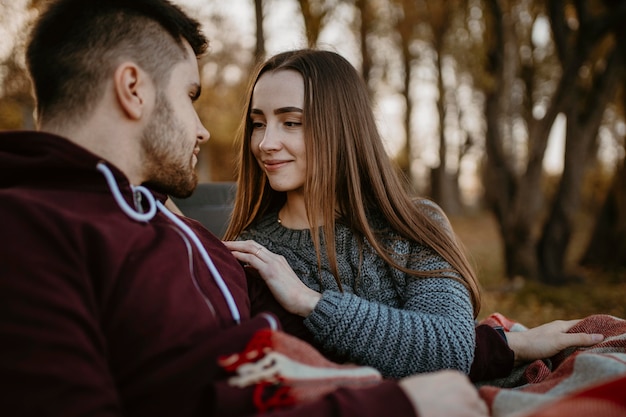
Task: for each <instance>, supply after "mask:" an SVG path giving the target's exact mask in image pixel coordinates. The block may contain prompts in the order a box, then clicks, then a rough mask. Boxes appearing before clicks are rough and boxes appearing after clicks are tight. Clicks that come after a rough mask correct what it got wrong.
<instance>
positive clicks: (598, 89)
mask: <svg viewBox="0 0 626 417" xmlns="http://www.w3.org/2000/svg"><path fill="white" fill-rule="evenodd" d="M621 74H623V71H622V62H621V60H620V59H619V54H618V53H617V52H616V51H615V50H614V51H613V52H612V53H611V56H610V58H609V59H608V60H607V66H606V69H605V71H604V73H603V74H601V75H599V76H598V79H599V81H598V82H597V83H596V85H593V86H592V87H591V88H590V89H589V91H588V94H587V96H591V97H584V101H583V100H582V99H581V98H578V99H576V100H574V101H573V103H572V106H571V107H569V108H568V111H567V132H566V144H565V163H564V166H563V174H562V176H561V181H560V182H559V188H558V191H557V193H556V196H555V199H554V202H553V204H552V208H551V211H550V215H549V216H548V220H547V222H546V223H545V225H544V228H543V233H542V236H541V239H540V241H539V245H538V257H539V265H540V275H539V279H540V280H541V281H542V282H544V283H546V284H554V285H559V284H564V283H567V282H570V281H579V280H580V279H579V277H576V276H573V275H568V274H567V272H566V255H567V249H568V248H569V245H570V241H571V236H572V231H573V229H574V225H575V223H576V222H575V216H576V213H577V212H578V210H579V208H580V190H581V187H582V182H583V178H584V172H585V169H586V167H587V166H588V165H589V161H590V160H591V158H590V151H591V150H592V148H593V144H594V142H595V138H596V137H597V134H598V129H599V127H600V124H601V122H602V115H603V113H604V109H605V108H606V106H607V103H608V102H609V101H610V100H611V99H612V97H613V95H614V92H615V90H616V89H617V87H618V85H619V82H620V80H621ZM573 88H574V87H573ZM584 103H587V108H585V109H580V108H579V107H580V106H582V105H583V104H584Z"/></svg>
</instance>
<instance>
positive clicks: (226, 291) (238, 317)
mask: <svg viewBox="0 0 626 417" xmlns="http://www.w3.org/2000/svg"><path fill="white" fill-rule="evenodd" d="M156 204H157V206H158V207H159V210H160V211H161V212H162V213H163V214H165V215H166V216H167V217H168V218H169V219H170V220H171V221H173V222H174V223H175V224H176V226H178V227H179V228H180V229H181V230H182V231H183V232H185V234H186V235H187V236H188V237H189V238H190V239H191V241H192V242H193V243H194V244H195V245H196V248H198V251H199V252H200V256H202V259H203V260H204V263H206V265H207V267H208V268H209V271H211V274H213V279H215V282H216V283H217V286H218V287H219V288H220V291H221V292H222V295H223V296H224V298H225V299H226V304H228V308H229V309H230V314H231V315H232V316H233V319H234V320H235V322H236V323H237V324H239V322H240V321H241V315H240V314H239V309H238V308H237V304H235V300H234V299H233V295H232V294H231V293H230V290H229V289H228V286H227V285H226V283H225V282H224V279H223V278H222V275H221V274H220V272H219V271H218V270H217V268H216V267H215V264H214V263H213V260H212V259H211V257H210V256H209V253H208V252H207V251H206V249H205V248H204V246H203V245H202V243H201V242H200V239H198V236H197V235H196V234H195V233H194V231H193V230H191V228H190V227H189V226H187V225H186V224H185V223H183V221H182V220H181V219H179V218H178V217H176V215H174V214H173V213H172V212H171V211H169V210H168V209H167V208H166V207H165V206H164V205H163V203H161V202H160V201H157V203H156Z"/></svg>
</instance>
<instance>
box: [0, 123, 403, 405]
mask: <svg viewBox="0 0 626 417" xmlns="http://www.w3.org/2000/svg"><path fill="white" fill-rule="evenodd" d="M97 166H99V168H97ZM107 172H108V173H110V174H111V175H112V177H111V180H112V184H108V183H107V181H106V179H105V174H106V173H107ZM116 190H119V192H120V194H119V196H118V197H117V198H116V197H115V196H114V193H115V192H116ZM144 192H147V190H145V191H144ZM138 193H139V191H137V190H135V191H134V192H133V189H132V188H131V186H130V184H129V183H128V180H127V179H126V178H125V176H124V175H123V174H122V173H121V172H120V171H119V170H118V169H116V168H115V167H114V166H113V165H111V164H109V163H107V162H104V161H102V160H101V159H100V158H98V157H97V156H95V155H93V154H91V153H89V152H87V151H86V150H84V149H82V148H80V147H78V146H76V145H74V144H72V143H71V142H69V141H67V140H66V139H63V138H60V137H58V136H54V135H50V134H45V133H38V132H5V133H0V219H2V220H1V221H2V227H0V242H1V243H0V415H3V416H11V417H13V416H37V417H45V416H59V417H73V416H94V417H95V416H133V417H134V416H137V417H140V416H146V417H148V416H150V417H158V416H168V417H173V416H176V417H185V416H203V417H209V416H214V415H215V416H218V415H219V416H222V415H224V416H225V415H246V414H253V410H252V406H251V397H250V391H249V390H247V389H235V388H231V387H229V386H228V385H227V384H226V382H225V377H226V376H225V375H224V374H223V373H222V372H221V371H220V370H219V368H218V366H217V364H216V358H217V357H218V356H219V355H222V354H226V353H232V352H236V351H239V350H241V349H243V348H244V346H245V344H246V342H247V341H248V339H249V337H250V336H251V334H252V333H253V332H254V331H256V330H257V329H260V328H263V327H269V326H271V322H272V321H273V320H270V319H268V316H267V315H265V316H257V317H255V318H253V319H251V318H250V303H249V299H248V294H247V286H246V279H245V273H244V271H243V268H242V267H241V266H240V265H239V263H238V262H237V261H236V260H235V259H234V258H233V257H232V255H231V254H230V252H229V251H228V250H227V249H226V248H225V247H224V246H223V245H222V244H221V242H220V240H219V239H218V238H216V237H215V236H213V235H212V234H211V233H209V232H208V231H206V230H205V229H204V228H202V227H201V226H200V225H199V223H196V222H195V221H193V220H189V219H180V218H177V219H178V221H179V222H180V221H182V222H183V226H181V225H180V224H178V225H177V224H175V221H174V220H172V219H171V218H170V217H168V215H167V213H165V212H164V211H162V210H160V209H158V208H156V206H157V205H158V203H157V202H158V200H159V199H158V198H157V202H152V201H150V200H151V199H150V196H151V195H152V194H149V195H148V194H144V195H143V196H142V200H143V202H142V203H141V204H140V205H141V206H142V207H143V210H144V211H146V212H148V214H145V215H142V214H141V213H137V214H132V213H133V212H136V211H137V209H136V207H135V204H134V202H133V201H134V198H133V194H135V197H137V195H138ZM125 205H126V206H128V207H129V210H130V212H131V214H127V213H126V212H125V211H123V209H122V206H125ZM151 209H153V210H154V209H156V212H154V214H153V213H152V212H151ZM127 211H128V210H127ZM170 215H171V213H170ZM131 216H133V217H142V218H141V219H134V218H132V217H131ZM185 226H186V227H190V228H191V229H193V230H195V234H194V236H196V237H197V239H198V243H199V245H197V244H196V243H194V238H193V237H192V236H190V235H189V234H188V233H187V232H186V231H185V230H184V229H185ZM199 246H202V247H204V248H206V252H207V253H206V254H203V253H202V249H200V248H199ZM207 255H208V257H209V260H208V263H209V264H211V265H213V266H214V267H215V270H213V271H211V269H210V268H211V267H212V266H211V265H208V264H207V262H205V259H204V258H203V257H206V256H207ZM220 277H221V278H220ZM220 279H223V285H222V287H221V288H220ZM228 300H230V304H229V301H228ZM237 316H239V317H240V322H241V324H237V323H236V322H237V321H238V320H237ZM268 415H269V414H268ZM271 415H276V416H352V415H354V416H357V415H358V416H361V417H363V416H365V417H366V416H380V415H394V416H413V415H414V413H413V411H412V408H411V406H410V403H409V401H408V399H407V398H406V396H405V395H404V394H403V393H402V391H401V390H400V389H399V388H398V386H397V385H396V384H395V383H393V382H385V383H383V384H381V385H378V386H376V387H373V388H368V389H361V390H350V389H342V390H339V391H337V392H335V393H334V394H331V395H329V396H327V397H325V398H323V399H322V400H320V401H317V402H314V403H309V404H306V405H302V406H300V407H297V408H292V409H288V410H284V411H282V412H275V413H273V414H271Z"/></svg>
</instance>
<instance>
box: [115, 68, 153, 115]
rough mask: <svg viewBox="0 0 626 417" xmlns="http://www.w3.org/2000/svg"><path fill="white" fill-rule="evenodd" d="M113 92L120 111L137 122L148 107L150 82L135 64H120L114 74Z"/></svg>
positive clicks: (146, 75) (151, 88)
mask: <svg viewBox="0 0 626 417" xmlns="http://www.w3.org/2000/svg"><path fill="white" fill-rule="evenodd" d="M113 83H114V86H113V88H114V91H115V96H116V98H117V101H118V103H119V105H120V108H121V110H122V111H123V112H124V113H125V114H126V116H127V117H128V118H130V119H134V120H138V119H140V118H141V117H142V116H143V115H144V114H145V113H146V111H147V108H148V107H149V106H150V99H151V97H152V96H153V87H152V81H151V80H150V77H148V74H147V73H146V72H145V71H143V70H142V69H141V68H140V67H138V66H137V65H136V64H135V63H132V62H125V63H122V64H120V65H119V66H118V67H117V69H116V70H115V74H114V79H113Z"/></svg>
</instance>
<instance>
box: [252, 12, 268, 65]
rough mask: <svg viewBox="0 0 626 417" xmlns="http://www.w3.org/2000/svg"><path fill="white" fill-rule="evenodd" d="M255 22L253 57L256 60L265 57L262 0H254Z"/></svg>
mask: <svg viewBox="0 0 626 417" xmlns="http://www.w3.org/2000/svg"><path fill="white" fill-rule="evenodd" d="M254 12H255V14H254V16H255V22H256V47H255V50H254V57H255V59H256V60H257V61H260V60H263V59H265V32H264V30H263V20H264V19H263V0H254Z"/></svg>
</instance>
